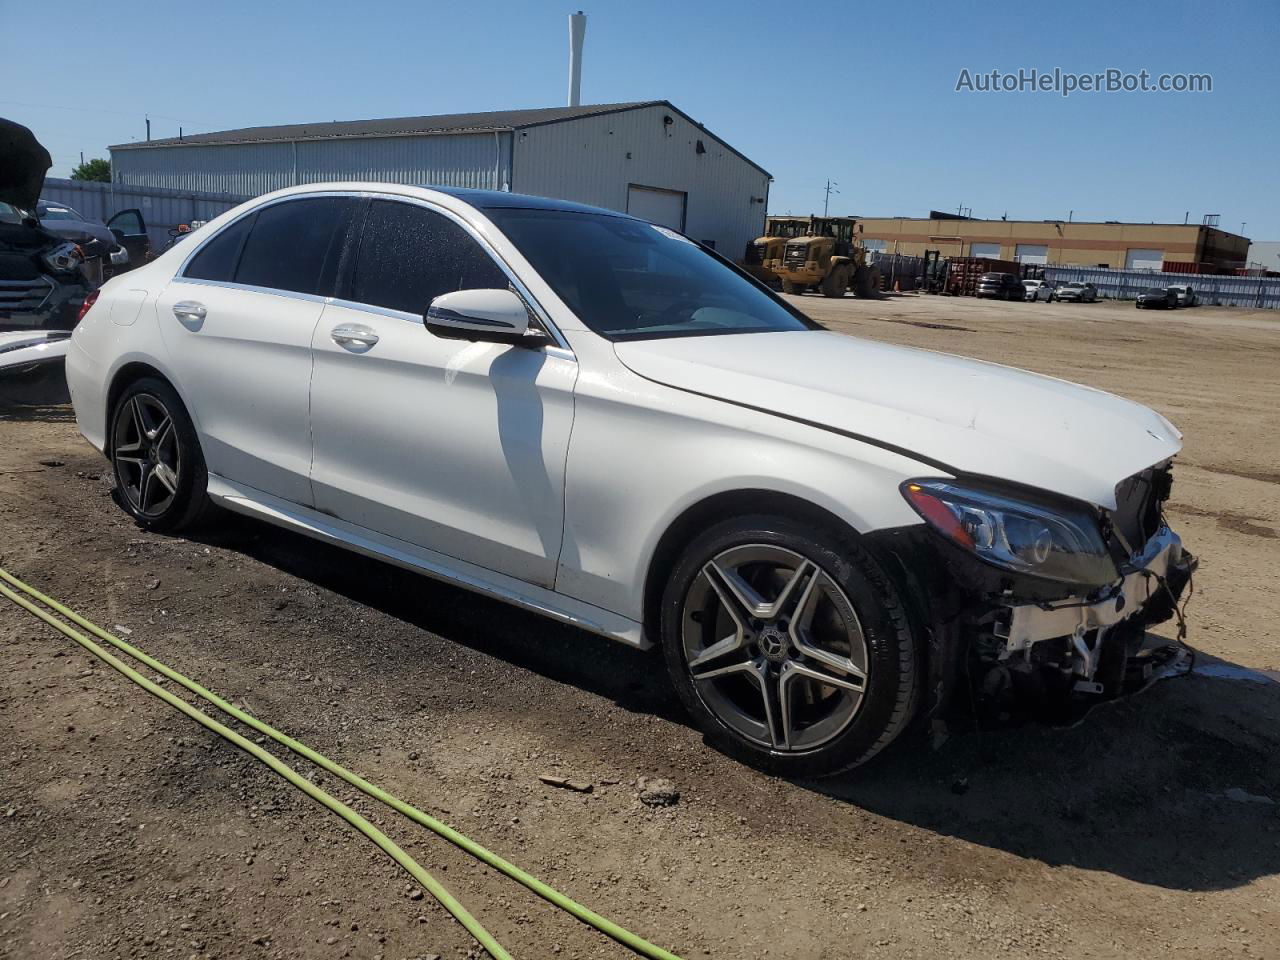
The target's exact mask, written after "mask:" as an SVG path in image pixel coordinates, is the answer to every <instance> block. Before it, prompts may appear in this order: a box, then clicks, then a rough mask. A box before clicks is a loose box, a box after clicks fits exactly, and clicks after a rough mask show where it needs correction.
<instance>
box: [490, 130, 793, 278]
mask: <svg viewBox="0 0 1280 960" xmlns="http://www.w3.org/2000/svg"><path fill="white" fill-rule="evenodd" d="M664 116H670V117H671V119H672V122H671V123H670V124H665V123H664V122H663V117H664ZM699 140H701V141H702V144H703V147H704V149H705V151H706V152H705V153H702V154H699V153H698V152H697V145H698V141H699ZM513 150H514V156H513V161H512V162H513V167H514V177H513V179H512V185H511V189H512V190H515V191H516V192H518V193H532V194H535V195H538V196H544V197H559V198H561V199H564V200H574V201H577V202H578V203H589V204H593V205H595V206H598V207H606V208H608V209H611V210H622V211H625V210H626V209H627V185H628V184H637V185H641V186H648V187H660V188H663V189H666V190H678V191H682V192H685V193H687V194H688V195H689V196H688V206H687V208H686V219H685V232H686V233H688V234H689V235H690V236H691V237H693V238H694V239H697V240H703V241H707V240H710V241H714V242H715V247H716V250H717V251H719V252H720V253H721V254H722V255H724V256H726V257H728V258H729V259H731V260H739V259H741V257H742V254H743V251H744V250H745V249H746V245H747V242H748V241H749V240H751V239H753V238H755V237H758V236H759V235H760V233H761V231H762V230H763V228H764V212H765V206H766V204H765V202H764V201H765V200H767V198H768V195H769V194H768V190H769V182H768V178H767V177H766V176H765V174H764V173H762V172H761V171H760V170H759V169H757V168H756V167H754V166H752V165H751V164H750V163H748V162H747V161H745V160H743V159H742V158H741V157H739V156H738V155H737V154H735V153H734V152H733V151H732V150H729V149H727V148H726V147H725V146H723V145H722V144H721V143H720V142H719V141H718V140H715V139H714V138H712V137H711V136H709V135H708V134H707V132H706V131H705V130H702V129H701V128H699V127H698V126H696V125H695V124H692V123H690V122H689V121H687V120H685V119H684V117H682V116H681V115H680V114H678V113H675V112H673V111H671V110H669V109H668V108H666V107H663V106H656V107H645V108H643V109H640V110H627V111H623V112H619V113H611V114H605V115H603V116H599V117H583V118H581V119H578V120H573V121H570V122H566V123H553V124H547V125H545V126H541V127H532V128H530V129H527V130H518V131H516V134H515V145H514V148H513ZM753 198H758V199H757V200H754V201H753Z"/></svg>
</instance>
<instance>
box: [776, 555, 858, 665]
mask: <svg viewBox="0 0 1280 960" xmlns="http://www.w3.org/2000/svg"><path fill="white" fill-rule="evenodd" d="M825 579H826V574H824V573H821V572H818V573H817V574H815V575H814V576H813V577H812V578H811V579H810V580H809V583H808V584H807V585H806V586H805V589H804V594H803V595H802V596H801V597H800V599H799V601H798V602H797V603H796V616H795V618H794V619H793V620H792V621H791V625H790V627H789V628H788V633H790V635H791V642H792V643H793V644H795V647H796V649H797V650H799V651H800V652H801V653H803V654H804V655H805V656H806V657H809V658H810V659H812V660H817V661H818V662H819V663H822V664H825V665H826V666H828V667H830V668H831V669H832V670H838V671H839V672H840V673H844V674H848V675H850V676H852V677H856V678H857V679H859V680H865V679H866V678H867V674H866V672H865V671H864V670H862V669H861V668H859V667H858V666H857V665H856V664H855V663H854V662H853V661H852V660H850V659H849V658H848V657H845V656H842V655H840V654H838V653H832V652H831V651H829V650H824V649H822V648H821V647H819V646H818V645H817V644H816V643H814V642H813V641H812V639H811V638H810V636H809V625H810V624H811V623H812V622H813V614H814V610H815V609H816V608H817V605H818V604H817V596H816V592H817V588H818V585H819V583H820V582H822V581H824V580H825Z"/></svg>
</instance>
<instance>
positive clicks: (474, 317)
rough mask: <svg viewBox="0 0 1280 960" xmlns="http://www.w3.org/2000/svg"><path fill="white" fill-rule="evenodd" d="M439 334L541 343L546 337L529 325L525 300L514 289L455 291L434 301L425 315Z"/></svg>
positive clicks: (465, 337) (515, 342) (497, 341)
mask: <svg viewBox="0 0 1280 960" xmlns="http://www.w3.org/2000/svg"><path fill="white" fill-rule="evenodd" d="M425 320H426V324H427V329H428V330H429V331H431V332H432V333H434V334H435V335H436V336H437V337H447V338H449V339H452V340H480V341H484V342H488V343H513V344H521V345H529V346H537V345H540V344H541V343H542V342H543V337H542V336H541V335H540V334H539V333H538V332H537V331H535V330H531V329H530V328H529V311H528V310H527V309H526V308H525V305H524V301H523V300H521V299H520V298H519V297H518V296H516V294H514V293H512V292H511V291H510V290H455V291H454V292H453V293H442V294H441V295H440V296H438V297H436V298H435V299H434V300H432V301H431V306H429V307H427V314H426V317H425Z"/></svg>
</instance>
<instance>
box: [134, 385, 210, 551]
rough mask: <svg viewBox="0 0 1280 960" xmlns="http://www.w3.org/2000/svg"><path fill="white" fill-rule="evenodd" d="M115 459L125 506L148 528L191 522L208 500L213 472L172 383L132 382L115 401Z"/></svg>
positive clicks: (154, 528)
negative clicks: (208, 486)
mask: <svg viewBox="0 0 1280 960" xmlns="http://www.w3.org/2000/svg"><path fill="white" fill-rule="evenodd" d="M110 439H111V447H110V453H111V463H112V466H113V467H114V471H115V478H116V489H117V491H118V492H119V495H120V503H121V506H123V507H124V508H125V510H127V511H128V512H129V514H130V515H131V516H132V517H133V518H134V519H135V520H137V521H138V523H139V524H140V525H142V526H144V527H146V528H147V529H149V530H159V531H165V530H176V529H179V528H181V527H184V526H187V525H189V524H190V523H192V522H194V520H195V519H196V518H197V517H198V516H199V515H200V514H201V513H202V512H203V511H204V509H205V508H206V506H207V505H208V497H207V495H206V493H205V490H206V486H207V484H208V473H207V471H206V469H205V464H204V457H203V456H202V454H201V452H200V445H199V441H198V440H197V438H196V433H195V428H194V427H193V426H192V424H191V420H190V418H189V417H188V416H187V412H186V410H185V409H184V408H183V406H182V402H181V401H180V400H179V399H178V395H177V394H176V393H175V392H174V390H173V388H172V387H170V386H169V385H168V384H167V383H164V382H163V381H161V380H155V379H150V378H148V379H144V380H139V381H137V382H135V383H133V384H131V385H130V386H129V387H128V388H127V389H126V390H125V392H124V394H123V395H122V396H121V397H120V400H119V401H118V402H117V404H116V408H115V414H114V416H113V418H112V427H111V435H110Z"/></svg>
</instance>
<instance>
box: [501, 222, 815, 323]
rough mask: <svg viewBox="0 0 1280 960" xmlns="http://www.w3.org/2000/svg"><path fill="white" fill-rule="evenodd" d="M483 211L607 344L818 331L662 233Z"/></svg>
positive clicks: (646, 226)
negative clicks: (617, 341)
mask: <svg viewBox="0 0 1280 960" xmlns="http://www.w3.org/2000/svg"><path fill="white" fill-rule="evenodd" d="M485 212H486V214H487V215H488V216H489V219H491V220H492V221H493V222H494V223H495V224H497V225H498V227H500V228H501V229H502V231H503V233H505V234H506V235H507V236H508V237H509V238H510V240H511V242H512V243H514V244H515V245H516V247H517V248H518V249H519V250H520V252H521V253H522V254H524V256H525V258H526V259H528V261H529V262H530V263H531V264H532V265H533V267H534V269H535V270H537V271H538V273H539V274H541V275H542V277H543V279H544V280H546V281H547V283H548V284H550V285H551V288H552V289H553V290H555V292H556V294H557V295H558V296H559V297H560V299H561V300H563V301H564V302H565V303H566V304H567V305H568V306H569V308H570V309H571V310H573V312H574V313H575V314H576V315H577V316H578V317H579V318H580V319H581V320H582V322H583V323H585V324H586V325H587V326H588V327H590V328H591V329H592V330H594V331H595V332H596V333H598V334H600V335H601V336H603V337H606V338H608V339H610V340H648V339H657V338H660V337H687V336H708V335H713V334H725V333H773V332H780V331H786V330H812V329H817V327H816V325H815V324H812V323H811V322H809V321H806V320H805V319H803V317H802V316H801V315H800V314H798V313H794V312H792V311H791V310H790V309H789V308H787V307H785V306H783V305H782V304H781V303H780V302H778V301H777V300H775V299H774V298H773V297H772V296H770V295H769V294H768V293H767V292H766V291H764V290H762V289H761V288H760V287H758V286H756V284H755V283H753V282H752V281H751V280H749V279H748V278H746V277H744V276H743V275H741V274H739V273H737V272H736V271H734V270H733V269H731V268H730V267H727V266H725V265H724V264H723V263H722V262H720V261H719V260H718V259H717V258H716V257H714V256H712V255H711V254H710V253H708V252H707V251H705V250H703V249H702V248H701V247H699V246H698V245H697V244H695V243H693V242H692V241H690V240H686V239H685V238H684V237H682V236H680V235H679V234H678V233H675V232H674V231H671V230H668V229H666V228H665V227H658V226H654V225H653V224H650V223H644V222H642V221H639V220H632V219H630V218H626V217H612V216H609V215H607V214H595V213H577V212H573V211H566V210H537V209H523V208H500V209H493V210H487V211H485Z"/></svg>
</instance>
